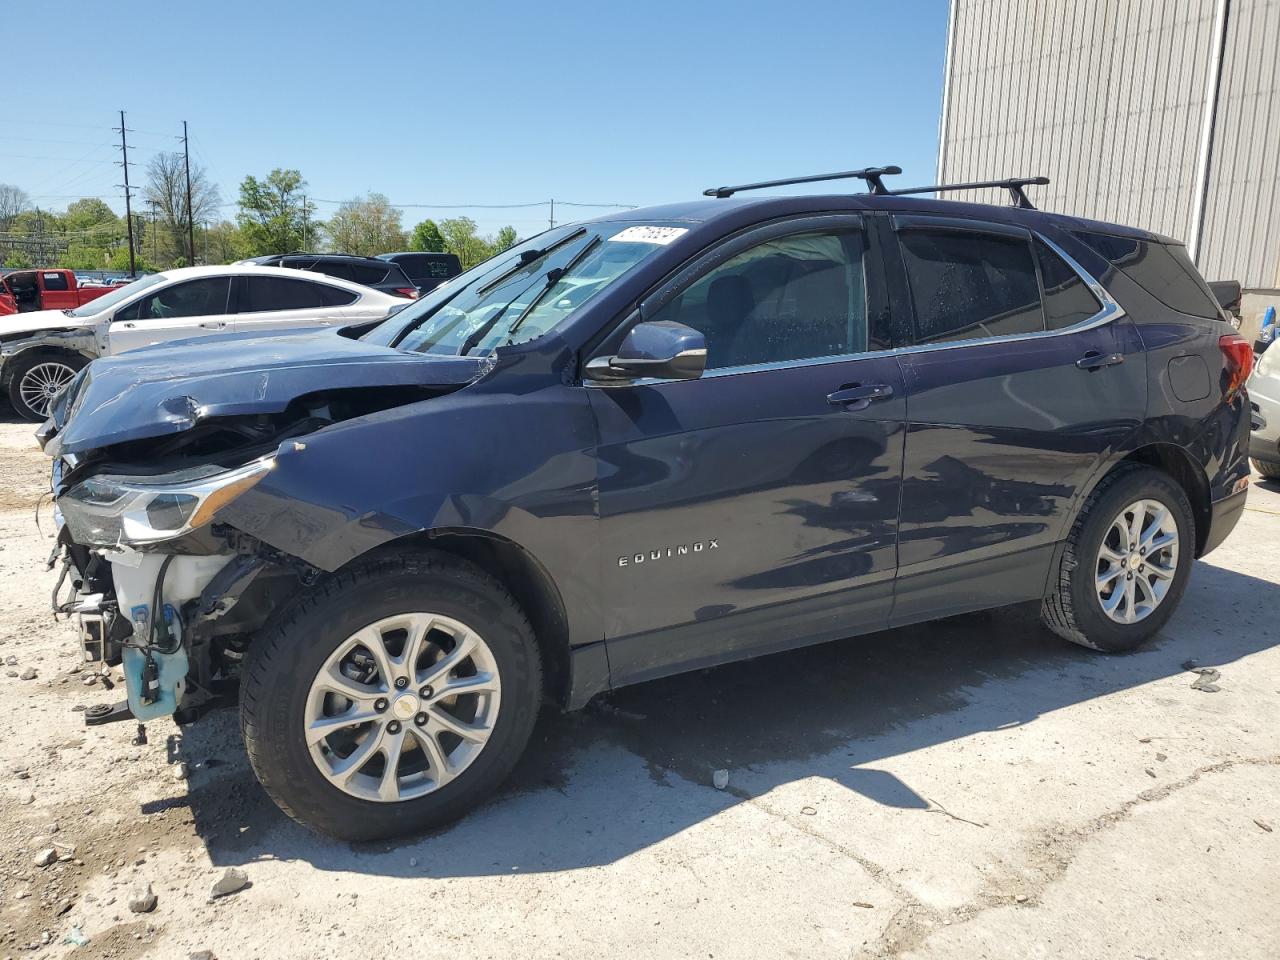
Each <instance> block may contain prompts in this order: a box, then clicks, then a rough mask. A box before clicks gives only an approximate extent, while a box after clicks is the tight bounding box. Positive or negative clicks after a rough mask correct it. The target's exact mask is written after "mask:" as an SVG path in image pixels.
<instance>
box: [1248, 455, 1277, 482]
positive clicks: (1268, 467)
mask: <svg viewBox="0 0 1280 960" xmlns="http://www.w3.org/2000/svg"><path fill="white" fill-rule="evenodd" d="M1253 469H1255V470H1257V471H1258V473H1260V474H1262V476H1263V478H1265V479H1267V480H1280V463H1273V462H1272V461H1270V460H1254V461H1253Z"/></svg>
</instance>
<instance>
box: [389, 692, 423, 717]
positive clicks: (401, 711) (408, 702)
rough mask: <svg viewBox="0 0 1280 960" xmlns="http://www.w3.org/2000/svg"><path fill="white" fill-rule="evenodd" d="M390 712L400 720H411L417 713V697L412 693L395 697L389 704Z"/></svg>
mask: <svg viewBox="0 0 1280 960" xmlns="http://www.w3.org/2000/svg"><path fill="white" fill-rule="evenodd" d="M391 712H392V713H393V714H394V715H395V716H397V717H399V718H400V719H401V720H412V719H413V718H414V717H415V716H416V715H417V713H418V698H417V697H415V696H414V695H413V694H412V693H406V694H405V695H404V696H402V697H396V699H395V702H394V703H392V704H391Z"/></svg>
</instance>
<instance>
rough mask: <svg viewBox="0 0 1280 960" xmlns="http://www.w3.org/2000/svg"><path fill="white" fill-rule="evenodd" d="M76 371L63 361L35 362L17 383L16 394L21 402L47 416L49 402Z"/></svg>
mask: <svg viewBox="0 0 1280 960" xmlns="http://www.w3.org/2000/svg"><path fill="white" fill-rule="evenodd" d="M75 375H76V372H75V371H74V370H72V369H71V368H70V367H69V366H67V365H66V364H65V363H58V362H57V361H56V360H46V361H45V362H44V363H37V364H36V365H35V366H34V367H32V368H31V369H30V370H28V371H27V372H26V374H25V375H24V376H23V378H22V382H21V383H19V384H18V396H20V397H22V402H23V403H25V404H26V405H27V406H28V407H30V408H31V409H32V410H34V411H35V412H36V413H38V414H40V416H42V417H43V416H47V415H48V413H49V403H50V402H51V401H52V400H53V398H54V397H56V396H57V395H58V391H60V390H61V389H62V388H63V387H65V386H66V385H67V384H68V383H70V382H71V380H72V378H73V377H74V376H75Z"/></svg>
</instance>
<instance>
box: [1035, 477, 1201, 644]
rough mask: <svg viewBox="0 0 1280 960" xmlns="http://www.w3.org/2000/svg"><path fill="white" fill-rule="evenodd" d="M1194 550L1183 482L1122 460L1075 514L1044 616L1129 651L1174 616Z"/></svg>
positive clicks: (1058, 626)
mask: <svg viewBox="0 0 1280 960" xmlns="http://www.w3.org/2000/svg"><path fill="white" fill-rule="evenodd" d="M1194 553H1195V520H1194V518H1193V516H1192V513H1191V504H1190V503H1189V502H1188V501H1187V496H1186V494H1185V493H1184V492H1183V490H1182V488H1181V487H1180V486H1179V485H1178V484H1177V483H1175V482H1174V480H1173V478H1171V477H1170V476H1169V475H1168V474H1166V473H1164V472H1163V471H1160V470H1156V469H1154V468H1152V467H1147V466H1143V465H1141V464H1124V465H1122V466H1120V467H1119V468H1118V469H1117V470H1116V471H1115V472H1113V473H1112V474H1110V475H1109V476H1107V477H1106V478H1105V479H1104V480H1103V481H1102V482H1101V483H1100V484H1099V485H1098V487H1097V489H1096V490H1094V492H1093V493H1092V494H1091V495H1090V497H1089V499H1088V500H1087V501H1086V503H1085V506H1084V509H1083V510H1082V511H1081V513H1080V516H1079V517H1077V518H1076V522H1075V524H1074V525H1073V526H1072V529H1071V534H1070V536H1069V537H1068V538H1067V543H1066V545H1065V548H1064V550H1063V554H1062V560H1061V562H1060V565H1059V569H1058V571H1057V574H1058V575H1057V578H1056V580H1055V582H1054V583H1053V584H1051V585H1050V590H1049V595H1048V596H1047V597H1045V600H1044V605H1043V607H1042V609H1041V617H1042V619H1043V620H1044V622H1045V625H1046V626H1048V627H1049V629H1051V630H1053V631H1054V632H1055V633H1057V634H1058V635H1059V636H1062V637H1065V638H1066V639H1067V640H1070V641H1072V642H1073V643H1078V644H1081V645H1082V646H1086V647H1090V648H1092V649H1094V650H1102V651H1104V652H1107V653H1119V652H1122V651H1125V650H1132V649H1133V648H1134V647H1136V646H1138V645H1139V644H1140V643H1142V642H1143V641H1145V640H1147V639H1148V638H1150V637H1152V636H1154V635H1155V633H1156V632H1157V631H1158V630H1159V629H1160V628H1161V627H1163V626H1164V625H1165V623H1166V622H1168V620H1169V617H1171V616H1172V615H1173V611H1174V609H1175V608H1176V607H1177V605H1178V601H1179V600H1181V599H1182V594H1183V592H1184V591H1185V590H1186V588H1187V580H1188V579H1189V578H1190V576H1191V561H1192V559H1193V555H1194Z"/></svg>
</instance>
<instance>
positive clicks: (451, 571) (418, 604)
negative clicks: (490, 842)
mask: <svg viewBox="0 0 1280 960" xmlns="http://www.w3.org/2000/svg"><path fill="white" fill-rule="evenodd" d="M540 700H541V671H540V666H539V660H538V651H537V647H536V645H535V642H534V639H533V634H532V631H531V629H530V627H529V623H528V621H527V620H526V619H525V617H524V614H523V613H522V612H521V611H520V609H519V607H518V606H517V605H516V603H515V601H514V600H513V599H512V598H511V596H510V595H509V594H508V593H507V592H506V590H504V589H503V588H502V586H501V585H500V584H498V583H497V581H495V580H493V579H492V578H490V577H489V576H487V575H486V574H484V573H483V572H481V571H480V570H478V569H476V568H474V567H471V566H470V565H468V564H465V563H462V562H460V561H457V560H455V559H453V558H448V557H443V556H431V555H422V554H415V555H408V556H400V557H395V558H391V559H387V560H382V561H377V562H374V563H370V564H366V565H363V566H361V567H358V568H356V569H354V570H352V571H350V572H344V573H342V574H338V575H335V576H334V577H333V578H331V579H330V580H329V581H327V582H325V583H323V584H322V585H321V586H320V587H318V588H317V589H316V590H315V591H314V592H313V593H311V594H310V595H308V596H307V597H305V598H304V599H303V600H301V601H300V602H299V603H298V604H296V605H295V607H294V608H293V609H292V610H291V611H289V612H288V613H287V614H285V615H284V616H283V617H282V619H281V621H280V622H279V623H278V624H277V625H275V626H274V627H270V628H268V629H267V630H266V631H264V635H262V636H260V637H259V638H258V639H257V640H256V641H255V643H254V644H253V646H252V647H251V648H250V652H249V657H248V663H247V664H246V667H245V680H244V688H243V691H242V696H241V727H242V730H243V733H244V738H245V745H246V747H247V748H248V751H249V758H250V761H251V762H252V765H253V769H254V772H255V773H256V774H257V776H258V779H259V780H261V781H262V784H263V786H264V787H265V788H266V789H267V792H268V793H269V794H270V795H271V797H272V798H273V799H274V800H275V801H276V802H277V803H278V804H279V805H280V807H281V808H282V809H284V811H285V812H286V813H288V814H289V815H290V816H292V817H293V818H294V819H296V820H298V821H300V822H301V823H303V824H305V825H307V826H309V827H312V828H314V829H317V830H320V831H321V832H323V833H327V834H329V835H330V836H334V837H338V838H339V839H344V840H372V839H378V838H383V837H390V836H395V835H397V834H404V833H411V832H415V831H420V830H424V829H427V828H429V827H432V826H436V825H438V824H441V823H444V822H447V821H449V820H452V819H454V818H456V817H459V816H461V815H463V814H465V813H467V812H468V811H470V810H471V809H472V808H474V807H475V806H476V805H478V804H479V803H481V802H482V801H483V800H484V799H485V797H486V796H487V795H488V794H489V793H490V792H491V791H492V790H493V789H494V788H495V787H496V786H497V785H498V783H499V782H501V780H502V779H503V778H504V777H505V776H506V775H507V774H508V773H509V772H510V770H511V768H512V767H513V766H514V765H515V763H516V761H517V760H518V759H519V757H520V754H521V753H522V752H523V750H524V746H525V743H526V742H527V741H528V738H529V734H530V732H531V731H532V729H533V724H534V721H535V719H536V717H537V710H538V705H539V702H540Z"/></svg>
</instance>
